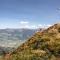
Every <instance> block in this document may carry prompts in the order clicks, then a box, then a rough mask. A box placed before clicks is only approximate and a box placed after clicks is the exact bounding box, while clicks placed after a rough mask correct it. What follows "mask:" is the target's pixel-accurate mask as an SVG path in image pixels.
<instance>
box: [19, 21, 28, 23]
mask: <svg viewBox="0 0 60 60" xmlns="http://www.w3.org/2000/svg"><path fill="white" fill-rule="evenodd" d="M28 23H29V22H28V21H20V24H28Z"/></svg>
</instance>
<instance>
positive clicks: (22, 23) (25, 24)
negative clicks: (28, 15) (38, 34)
mask: <svg viewBox="0 0 60 60" xmlns="http://www.w3.org/2000/svg"><path fill="white" fill-rule="evenodd" d="M50 26H51V25H50V24H37V25H36V24H31V23H30V22H28V21H20V28H27V29H37V28H48V27H50Z"/></svg>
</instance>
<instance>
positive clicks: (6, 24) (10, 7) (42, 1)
mask: <svg viewBox="0 0 60 60" xmlns="http://www.w3.org/2000/svg"><path fill="white" fill-rule="evenodd" d="M58 22H60V0H0V29H5V28H33V29H35V28H37V27H44V26H50V25H52V24H54V23H58Z"/></svg>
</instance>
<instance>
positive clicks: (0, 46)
mask: <svg viewBox="0 0 60 60" xmlns="http://www.w3.org/2000/svg"><path fill="white" fill-rule="evenodd" d="M36 31H37V30H36V29H0V54H1V53H3V51H5V53H6V52H7V51H9V50H11V51H12V50H13V49H14V48H17V47H18V46H19V45H20V44H22V43H23V42H24V41H25V40H27V39H28V38H30V37H31V36H32V35H34V33H35V32H36Z"/></svg>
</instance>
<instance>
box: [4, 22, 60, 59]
mask: <svg viewBox="0 0 60 60" xmlns="http://www.w3.org/2000/svg"><path fill="white" fill-rule="evenodd" d="M7 57H8V58H7ZM5 58H6V59H8V60H60V24H59V23H58V24H54V25H53V26H51V27H49V28H48V29H46V30H43V31H40V32H37V33H35V34H34V35H33V36H32V37H31V38H29V39H28V40H27V41H26V42H25V43H23V44H22V45H20V46H19V47H18V48H17V49H16V50H15V51H13V52H12V53H9V54H6V56H5Z"/></svg>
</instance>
